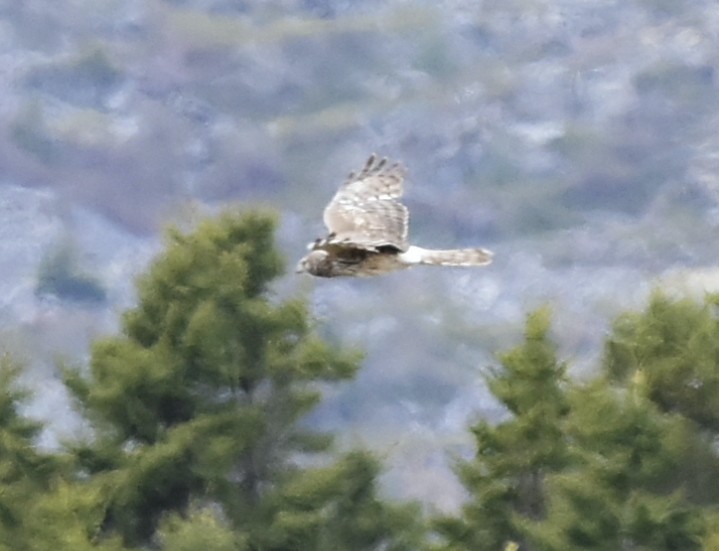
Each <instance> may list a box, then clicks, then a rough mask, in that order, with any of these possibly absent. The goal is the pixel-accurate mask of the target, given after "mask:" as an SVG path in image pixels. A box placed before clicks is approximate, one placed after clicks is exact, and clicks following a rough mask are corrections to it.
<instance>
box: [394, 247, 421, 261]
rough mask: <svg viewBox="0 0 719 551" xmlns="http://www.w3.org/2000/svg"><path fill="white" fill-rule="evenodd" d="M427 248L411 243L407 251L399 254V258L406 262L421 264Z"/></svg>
mask: <svg viewBox="0 0 719 551" xmlns="http://www.w3.org/2000/svg"><path fill="white" fill-rule="evenodd" d="M424 252H425V249H423V248H422V247H417V246H415V245H411V246H410V247H409V249H407V250H406V251H405V252H403V253H400V254H399V259H400V260H401V261H402V262H404V263H405V264H421V263H422V259H423V258H424Z"/></svg>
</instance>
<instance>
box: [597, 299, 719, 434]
mask: <svg viewBox="0 0 719 551" xmlns="http://www.w3.org/2000/svg"><path fill="white" fill-rule="evenodd" d="M718 307H719V295H709V296H707V298H706V300H705V301H704V302H703V303H698V302H696V301H693V300H690V299H671V298H669V297H668V296H666V295H663V294H661V293H655V294H654V295H653V296H652V298H651V301H650V303H649V305H648V307H647V308H646V310H645V311H643V312H632V313H627V314H625V315H623V316H621V317H620V318H619V319H618V320H617V322H616V323H615V324H614V329H613V331H612V334H611V336H610V337H609V339H608V340H607V343H606V347H605V359H604V369H605V371H606V372H607V373H608V375H609V376H610V377H612V378H613V379H614V380H615V381H620V382H623V383H626V382H627V381H629V380H631V378H632V377H635V376H637V374H639V375H641V377H642V378H643V379H644V380H645V386H646V391H647V395H648V396H649V398H651V400H652V401H654V402H655V403H656V404H657V405H658V406H659V407H660V408H661V409H662V410H664V411H676V412H679V413H681V414H682V415H684V416H686V417H688V418H689V419H692V420H694V421H695V422H697V423H698V424H699V425H700V426H702V427H704V428H706V429H708V430H710V431H712V432H713V433H716V432H718V431H719V308H718Z"/></svg>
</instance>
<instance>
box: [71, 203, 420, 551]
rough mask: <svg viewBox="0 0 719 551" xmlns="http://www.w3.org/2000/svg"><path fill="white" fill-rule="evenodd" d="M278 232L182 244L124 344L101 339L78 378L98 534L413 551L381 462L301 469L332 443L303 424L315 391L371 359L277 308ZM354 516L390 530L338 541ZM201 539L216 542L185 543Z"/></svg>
mask: <svg viewBox="0 0 719 551" xmlns="http://www.w3.org/2000/svg"><path fill="white" fill-rule="evenodd" d="M273 234H274V219H273V217H272V216H270V215H266V214H262V213H248V214H243V215H224V216H222V217H220V218H219V219H217V220H213V221H207V222H204V223H202V224H200V225H199V227H198V228H197V229H196V230H195V231H194V232H192V233H189V234H182V233H179V232H177V231H173V232H171V233H170V235H169V241H168V244H167V248H166V251H165V252H164V254H163V255H161V256H160V258H159V259H158V260H157V261H156V262H155V263H154V265H153V266H152V267H151V268H150V270H149V272H148V273H147V274H146V275H145V276H144V277H143V278H142V279H141V280H140V282H139V286H138V293H139V297H138V298H139V300H138V304H137V306H136V307H135V308H133V309H132V310H130V311H129V312H127V313H126V314H125V316H124V317H123V325H122V333H121V334H120V335H118V336H114V337H109V338H106V339H102V340H100V341H98V342H96V343H95V345H94V346H93V349H92V358H91V362H90V367H89V371H85V370H83V369H76V370H69V371H67V373H66V381H67V384H68V386H69V388H70V389H71V390H72V392H73V394H74V396H75V397H76V399H77V401H78V403H79V404H80V405H81V409H82V411H83V413H84V414H85V416H86V417H87V418H88V419H89V420H90V421H91V422H92V426H93V428H94V433H95V434H94V438H93V439H92V440H91V441H89V442H87V443H85V444H82V445H78V446H76V448H75V450H74V452H75V454H76V456H77V458H78V462H79V464H80V465H81V467H82V469H83V470H84V471H85V472H86V473H87V474H88V475H89V476H90V478H91V479H92V480H94V481H99V482H96V483H100V484H101V485H103V487H105V488H106V489H107V494H108V498H107V502H106V514H105V517H104V519H103V522H102V525H101V530H100V533H101V535H107V536H112V535H119V536H120V537H121V538H122V540H123V541H124V542H125V544H126V545H131V546H134V545H144V544H148V543H160V544H162V543H163V542H164V544H165V545H166V546H167V548H168V549H170V548H172V549H182V548H187V549H190V548H195V549H199V548H202V549H212V548H213V546H214V549H216V550H217V551H222V550H225V549H257V550H271V549H278V550H279V549H298V550H302V549H325V548H326V549H340V548H341V549H373V548H375V546H379V545H380V544H382V545H384V546H385V547H382V548H386V549H405V548H408V547H402V546H401V545H399V544H397V545H398V546H395V547H392V545H394V544H393V542H395V539H397V538H399V539H397V541H401V540H402V537H403V536H397V538H395V532H399V531H401V530H400V529H399V528H398V526H400V527H401V525H402V523H404V524H411V523H412V522H413V520H412V519H413V518H414V515H413V514H412V513H411V511H410V510H409V509H407V510H406V511H405V512H404V513H402V512H401V511H400V509H397V510H396V513H397V514H396V515H395V510H394V509H393V508H392V507H391V506H389V505H386V504H384V503H383V502H382V501H381V500H379V498H377V496H376V495H375V493H374V477H375V475H376V473H377V467H376V466H375V463H374V462H373V460H371V458H369V457H367V456H365V455H362V454H360V455H358V456H355V457H354V458H346V459H344V460H341V461H340V463H339V464H337V465H331V466H329V467H327V468H324V469H323V468H319V467H317V468H306V469H300V468H299V467H298V466H297V465H298V464H299V463H298V461H299V460H300V459H301V458H302V457H303V456H305V457H306V454H313V453H316V452H321V451H324V450H326V448H327V446H328V445H329V443H330V438H329V437H327V436H326V435H323V434H318V433H316V432H313V431H311V430H308V429H306V428H303V427H301V426H300V424H299V421H300V419H301V418H302V417H303V416H304V415H305V414H306V413H307V412H308V411H309V410H311V409H312V408H313V406H315V405H316V404H317V402H318V400H319V398H320V394H319V392H318V391H317V388H316V385H317V383H320V382H327V381H338V380H343V379H347V378H350V377H352V375H353V374H354V372H355V370H356V369H357V366H358V360H359V357H358V355H357V354H356V353H354V352H351V351H350V352H344V351H340V350H337V349H335V348H333V347H331V346H330V345H328V344H327V343H325V342H323V341H322V340H321V339H320V338H319V337H318V336H317V335H316V334H315V333H314V332H313V330H312V328H311V326H310V324H309V322H308V315H307V312H306V310H305V305H304V303H302V302H301V301H298V300H287V301H279V300H275V299H274V298H273V297H272V295H271V293H270V292H269V291H268V285H269V283H270V282H271V281H272V280H273V279H274V278H275V277H277V276H278V275H280V274H281V272H282V261H281V257H280V255H279V254H278V252H277V250H276V248H275V245H274V241H273V239H274V236H273ZM304 462H305V463H307V461H306V460H305V461H304ZM302 488H304V489H305V490H307V491H306V492H302V491H300V489H302ZM350 494H351V495H350ZM355 494H356V495H357V496H362V498H361V499H359V500H353V498H352V496H354V495H355ZM293 495H297V497H296V498H294V499H293ZM343 507H344V508H345V509H347V513H346V514H350V513H351V514H352V515H353V516H357V517H358V518H362V517H363V516H367V515H369V516H370V518H371V519H372V520H373V521H374V520H377V521H378V522H377V523H368V526H367V527H366V528H364V529H362V530H358V529H357V528H355V529H354V531H352V530H338V529H337V527H338V526H340V525H341V523H342V522H344V523H347V519H346V518H344V519H343V518H342V511H343ZM402 511H404V509H402ZM392 518H394V519H395V520H396V521H397V522H396V523H395V524H392V522H390V519H392ZM194 527H204V528H203V534H204V535H200V534H195V535H193V536H192V539H191V540H188V539H186V538H185V536H184V535H183V534H190V533H193V529H194ZM353 534H354V536H353ZM335 536H336V538H344V539H345V540H347V538H349V541H346V545H342V546H339V547H338V546H335V544H336V543H337V542H336V541H333V538H334V537H335ZM355 536H356V537H355ZM203 538H205V539H203ZM189 541H194V542H195V544H196V545H197V546H199V547H192V546H191V545H190V544H189V543H188V542H189ZM355 541H358V542H361V544H359V543H358V544H357V545H353V542H355ZM183 542H184V543H183ZM213 542H214V543H213ZM321 542H322V545H320V543H321ZM395 543H396V542H395ZM188 546H189V547H188Z"/></svg>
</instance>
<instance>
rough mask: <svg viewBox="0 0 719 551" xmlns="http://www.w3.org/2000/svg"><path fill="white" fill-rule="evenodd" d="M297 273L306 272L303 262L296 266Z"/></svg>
mask: <svg viewBox="0 0 719 551" xmlns="http://www.w3.org/2000/svg"><path fill="white" fill-rule="evenodd" d="M295 273H296V274H304V273H305V267H304V266H303V265H302V262H301V261H300V262H298V263H297V266H296V267H295Z"/></svg>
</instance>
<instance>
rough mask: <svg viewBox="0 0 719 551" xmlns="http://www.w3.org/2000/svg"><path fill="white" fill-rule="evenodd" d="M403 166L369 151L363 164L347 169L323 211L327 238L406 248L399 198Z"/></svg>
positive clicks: (405, 222)
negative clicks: (355, 170)
mask: <svg viewBox="0 0 719 551" xmlns="http://www.w3.org/2000/svg"><path fill="white" fill-rule="evenodd" d="M404 175H405V170H404V167H403V166H402V165H400V164H399V163H394V164H388V162H387V159H385V158H382V159H378V158H377V157H376V156H375V155H372V156H371V157H370V158H369V159H368V160H367V163H366V164H365V166H364V168H363V169H362V170H361V171H360V172H359V173H358V174H355V173H351V174H350V175H349V176H348V178H347V181H346V182H345V183H344V184H342V186H341V187H340V189H339V190H338V191H337V193H336V194H335V196H334V197H333V198H332V201H330V203H329V204H328V205H327V207H326V208H325V211H324V222H325V225H326V226H327V229H329V231H330V238H329V241H330V242H332V243H347V244H349V245H352V246H355V247H359V248H365V249H376V248H377V247H382V246H392V247H396V248H397V249H399V250H401V251H404V250H406V249H407V225H408V222H409V212H408V210H407V207H405V206H404V205H403V204H402V203H400V202H399V200H398V199H399V198H400V197H401V196H402V192H403V189H402V184H403V181H404Z"/></svg>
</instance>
